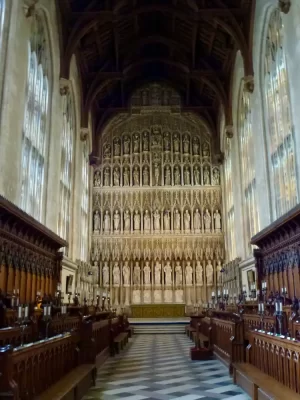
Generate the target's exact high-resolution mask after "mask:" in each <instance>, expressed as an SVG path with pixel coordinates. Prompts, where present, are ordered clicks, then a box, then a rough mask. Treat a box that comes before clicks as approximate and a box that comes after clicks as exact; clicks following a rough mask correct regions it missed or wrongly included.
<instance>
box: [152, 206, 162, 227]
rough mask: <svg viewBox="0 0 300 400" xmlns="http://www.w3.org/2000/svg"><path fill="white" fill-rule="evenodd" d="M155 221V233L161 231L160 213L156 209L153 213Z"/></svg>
mask: <svg viewBox="0 0 300 400" xmlns="http://www.w3.org/2000/svg"><path fill="white" fill-rule="evenodd" d="M153 219H154V224H153V225H154V230H155V231H160V213H159V211H158V210H157V209H156V210H155V211H154V213H153Z"/></svg>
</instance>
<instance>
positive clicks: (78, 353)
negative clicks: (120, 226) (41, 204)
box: [0, 196, 132, 400]
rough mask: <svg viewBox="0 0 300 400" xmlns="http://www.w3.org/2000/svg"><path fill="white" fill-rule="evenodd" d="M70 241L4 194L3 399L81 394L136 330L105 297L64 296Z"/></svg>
mask: <svg viewBox="0 0 300 400" xmlns="http://www.w3.org/2000/svg"><path fill="white" fill-rule="evenodd" d="M66 246H67V243H66V242H65V241H64V240H62V239H61V238H59V237H58V236H57V235H55V234H54V233H53V232H51V231H50V230H48V229H46V228H45V227H44V226H43V225H41V224H40V223H39V222H37V221H35V220H34V219H33V218H31V217H30V216H29V215H27V214H26V213H24V212H23V211H21V210H20V209H19V208H17V207H16V206H14V205H13V204H11V203H10V202H9V201H7V200H6V199H4V198H3V197H1V196H0V399H12V400H33V399H39V400H54V399H57V400H58V399H71V400H73V399H74V400H75V399H80V398H81V397H82V396H83V395H84V394H85V393H86V391H87V390H88V388H89V387H90V386H91V384H93V383H94V381H95V373H96V368H97V367H98V366H100V365H101V364H102V363H103V361H104V360H105V359H106V357H108V356H109V355H114V354H116V353H118V352H119V351H121V350H122V349H123V347H124V346H125V345H126V343H127V340H128V337H129V336H130V335H131V333H132V330H131V329H130V328H129V324H128V321H127V319H126V317H125V316H120V317H115V315H114V314H113V313H111V312H110V311H109V310H105V307H104V301H105V299H104V300H103V299H102V306H101V305H100V299H99V298H97V303H96V302H95V303H96V304H95V305H89V306H88V305H87V303H86V301H83V303H84V304H82V305H80V304H79V297H78V296H75V297H74V299H73V302H71V301H70V302H69V304H62V300H61V293H60V291H59V287H60V283H59V282H60V275H61V268H62V253H61V252H60V249H61V248H63V247H66Z"/></svg>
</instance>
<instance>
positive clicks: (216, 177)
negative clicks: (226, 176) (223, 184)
mask: <svg viewBox="0 0 300 400" xmlns="http://www.w3.org/2000/svg"><path fill="white" fill-rule="evenodd" d="M213 184H214V185H220V171H219V170H218V168H215V169H214V171H213Z"/></svg>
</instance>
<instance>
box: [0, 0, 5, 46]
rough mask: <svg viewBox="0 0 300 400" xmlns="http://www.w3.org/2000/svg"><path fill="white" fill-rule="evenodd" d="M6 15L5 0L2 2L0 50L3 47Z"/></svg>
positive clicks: (0, 8)
mask: <svg viewBox="0 0 300 400" xmlns="http://www.w3.org/2000/svg"><path fill="white" fill-rule="evenodd" d="M4 15H5V0H0V49H1V47H2V37H3V26H4Z"/></svg>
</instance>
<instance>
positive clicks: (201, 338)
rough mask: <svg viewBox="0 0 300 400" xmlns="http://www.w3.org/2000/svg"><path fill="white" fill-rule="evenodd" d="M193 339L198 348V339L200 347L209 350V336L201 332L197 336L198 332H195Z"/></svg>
mask: <svg viewBox="0 0 300 400" xmlns="http://www.w3.org/2000/svg"><path fill="white" fill-rule="evenodd" d="M192 337H193V342H194V343H195V345H196V347H197V338H198V347H206V348H207V349H208V348H209V339H208V337H207V336H205V335H203V333H200V332H199V333H198V334H197V332H193V333H192Z"/></svg>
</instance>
